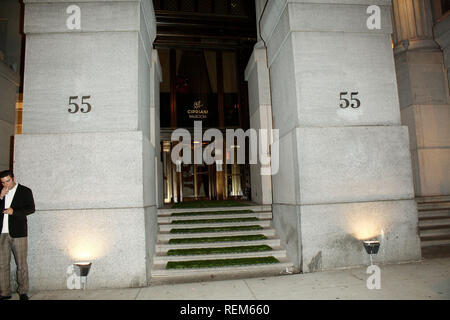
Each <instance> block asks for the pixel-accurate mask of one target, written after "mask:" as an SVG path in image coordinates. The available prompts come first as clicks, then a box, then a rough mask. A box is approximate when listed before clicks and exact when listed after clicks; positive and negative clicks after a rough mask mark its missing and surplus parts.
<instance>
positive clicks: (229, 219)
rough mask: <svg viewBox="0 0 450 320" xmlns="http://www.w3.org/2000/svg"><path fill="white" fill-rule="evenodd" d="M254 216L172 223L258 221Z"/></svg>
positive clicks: (175, 222) (176, 221)
mask: <svg viewBox="0 0 450 320" xmlns="http://www.w3.org/2000/svg"><path fill="white" fill-rule="evenodd" d="M258 220H259V219H258V218H256V217H250V218H223V219H195V220H173V221H172V224H190V223H223V222H246V221H258Z"/></svg>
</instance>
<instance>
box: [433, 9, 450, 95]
mask: <svg viewBox="0 0 450 320" xmlns="http://www.w3.org/2000/svg"><path fill="white" fill-rule="evenodd" d="M433 30H434V36H435V40H436V42H437V43H438V44H439V45H440V46H441V49H442V51H443V54H444V64H445V68H446V69H447V81H448V86H449V88H450V15H447V16H446V17H445V18H444V19H443V20H442V21H440V22H439V23H437V24H436V25H435V26H434V27H433Z"/></svg>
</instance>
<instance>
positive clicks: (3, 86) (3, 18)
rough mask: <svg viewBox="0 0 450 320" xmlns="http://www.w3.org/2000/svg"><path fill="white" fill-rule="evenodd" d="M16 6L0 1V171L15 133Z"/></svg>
mask: <svg viewBox="0 0 450 320" xmlns="http://www.w3.org/2000/svg"><path fill="white" fill-rule="evenodd" d="M19 21H20V5H19V3H18V2H17V1H14V0H7V1H1V2H0V33H1V34H0V39H2V40H4V42H3V43H0V151H1V152H0V171H2V170H6V169H9V165H10V150H11V137H12V136H14V132H15V108H16V100H17V93H18V92H19V86H20V50H21V41H22V37H21V36H20V33H19V32H20V26H19Z"/></svg>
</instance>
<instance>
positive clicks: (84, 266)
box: [74, 262, 92, 290]
mask: <svg viewBox="0 0 450 320" xmlns="http://www.w3.org/2000/svg"><path fill="white" fill-rule="evenodd" d="M74 265H75V266H77V267H78V270H79V271H80V277H81V283H82V284H83V290H85V289H86V284H87V276H88V274H89V270H91V265H92V262H75V263H74Z"/></svg>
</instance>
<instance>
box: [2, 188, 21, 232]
mask: <svg viewBox="0 0 450 320" xmlns="http://www.w3.org/2000/svg"><path fill="white" fill-rule="evenodd" d="M17 185H18V184H17V183H16V185H15V186H14V188H12V189H11V190H9V191H8V193H7V194H6V195H5V207H4V208H3V209H2V214H3V228H2V233H9V223H8V219H9V214H4V213H3V210H4V209H8V208H9V207H11V203H12V201H13V199H14V195H15V194H16V190H17Z"/></svg>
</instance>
